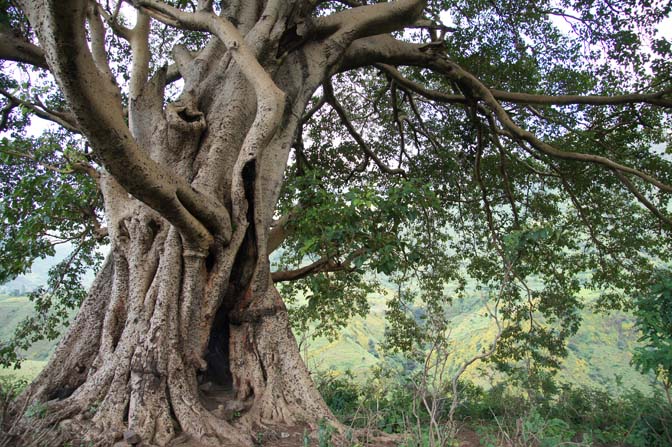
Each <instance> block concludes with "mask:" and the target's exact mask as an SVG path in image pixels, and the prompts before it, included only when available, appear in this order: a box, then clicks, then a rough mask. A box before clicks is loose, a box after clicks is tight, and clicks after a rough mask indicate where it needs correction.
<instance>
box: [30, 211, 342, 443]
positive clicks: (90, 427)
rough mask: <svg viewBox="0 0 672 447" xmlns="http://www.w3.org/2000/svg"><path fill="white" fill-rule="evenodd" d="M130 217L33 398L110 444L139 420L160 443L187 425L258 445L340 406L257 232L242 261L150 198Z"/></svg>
mask: <svg viewBox="0 0 672 447" xmlns="http://www.w3.org/2000/svg"><path fill="white" fill-rule="evenodd" d="M123 223H124V227H125V229H126V230H127V232H126V233H124V234H123V236H119V237H118V238H117V240H118V241H123V242H119V243H117V244H115V247H114V248H113V251H112V253H111V255H110V259H109V260H108V262H107V264H106V266H105V268H104V269H103V270H102V272H101V275H100V277H99V280H98V282H97V284H96V286H94V288H93V289H92V293H91V295H90V297H89V299H88V300H87V301H86V303H85V305H84V306H83V308H82V311H81V312H80V314H79V316H78V318H77V320H76V321H75V323H74V325H73V328H72V329H71V331H70V332H69V334H68V335H67V336H66V337H65V338H64V340H63V342H62V343H61V345H60V346H59V349H58V351H57V352H56V353H55V355H54V356H53V358H52V359H51V361H50V362H49V364H48V366H47V367H46V369H45V370H44V372H43V373H42V374H41V375H40V377H39V378H38V379H37V380H36V381H35V382H34V383H33V384H32V386H31V387H30V389H29V390H28V392H27V393H28V394H26V395H25V396H24V398H27V399H30V400H31V401H35V400H37V401H48V406H49V410H50V411H49V412H48V416H47V418H48V419H49V420H50V422H53V423H56V422H59V421H60V426H61V428H63V429H65V430H66V432H67V433H66V434H67V435H70V436H72V437H74V438H75V439H83V440H91V441H95V442H99V443H101V444H102V445H107V444H110V445H111V444H112V443H113V442H115V441H118V440H120V439H121V438H122V434H123V432H124V431H125V430H128V429H130V430H132V431H133V432H135V433H136V434H137V435H139V436H140V437H141V438H142V440H143V441H144V442H146V443H149V444H154V445H166V444H168V443H169V442H170V441H171V440H172V439H173V438H175V436H176V435H177V434H179V433H183V434H185V435H188V436H189V437H191V438H194V439H196V440H197V441H198V442H199V443H201V444H203V445H227V443H230V445H250V444H252V438H251V436H250V434H251V433H257V432H259V431H263V430H264V427H267V426H271V427H277V426H283V427H286V426H296V425H297V424H304V426H305V424H311V423H316V422H317V421H318V420H319V419H320V418H329V419H331V418H332V417H331V415H330V413H329V411H328V409H327V408H326V407H325V405H324V403H323V401H322V399H321V397H320V396H319V394H318V393H317V391H316V389H315V387H314V386H313V384H312V382H311V380H310V377H309V373H308V371H307V369H306V367H305V365H304V363H303V361H302V359H301V358H300V356H299V350H298V347H297V344H296V341H295V339H294V337H293V335H292V333H291V331H290V328H289V324H288V319H287V312H286V309H285V307H284V304H283V302H282V300H281V299H280V296H279V295H278V293H277V291H276V290H275V288H274V286H273V284H272V283H270V282H266V287H263V288H260V289H258V290H255V288H253V287H251V284H253V283H254V281H253V278H251V277H250V273H249V272H248V273H245V264H248V265H254V264H256V263H255V262H253V261H252V260H253V259H254V253H250V251H254V250H250V244H249V243H247V242H246V241H245V240H243V243H242V244H241V245H243V246H245V245H248V247H246V248H243V250H245V253H246V255H238V256H236V259H235V262H234V264H233V265H232V266H231V265H227V256H226V254H227V253H226V251H222V252H221V253H220V254H219V255H218V256H215V257H214V258H213V259H210V258H209V257H204V256H200V255H198V254H195V253H191V252H188V251H187V250H185V248H184V247H183V246H182V244H181V242H180V238H179V236H178V234H177V232H176V231H175V230H174V228H172V227H170V226H169V225H168V224H166V223H165V222H162V220H161V219H160V218H158V216H156V215H155V214H154V213H153V212H150V211H148V210H147V209H146V207H144V206H142V205H139V204H138V206H137V208H136V210H135V212H133V213H132V215H130V216H126V217H125V218H124V221H123ZM246 233H247V232H246ZM231 270H233V271H234V273H235V276H233V277H232V276H231V275H230V274H229V271H231ZM241 279H243V281H242V282H241ZM103 283H104V284H105V286H106V287H103ZM95 321H98V322H100V323H99V324H97V325H91V324H90V323H91V322H95ZM59 442H60V440H59Z"/></svg>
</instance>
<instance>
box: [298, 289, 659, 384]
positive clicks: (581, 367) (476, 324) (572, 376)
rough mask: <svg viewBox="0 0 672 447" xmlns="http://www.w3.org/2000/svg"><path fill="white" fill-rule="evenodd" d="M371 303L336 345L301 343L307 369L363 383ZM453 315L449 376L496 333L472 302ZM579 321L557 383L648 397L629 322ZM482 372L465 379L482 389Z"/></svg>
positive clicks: (373, 317)
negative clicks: (345, 374) (342, 373)
mask: <svg viewBox="0 0 672 447" xmlns="http://www.w3.org/2000/svg"><path fill="white" fill-rule="evenodd" d="M586 298H587V299H590V298H591V297H589V296H587V297H586ZM371 302H372V309H371V313H370V314H369V315H368V316H367V317H366V318H365V319H362V318H354V319H353V321H352V322H351V323H350V324H349V325H348V326H347V327H346V328H345V329H344V330H343V332H342V334H341V335H340V336H339V337H338V338H337V339H336V340H327V339H325V338H317V339H313V340H308V341H306V342H304V344H305V343H307V348H304V357H306V360H307V363H308V366H309V367H311V368H312V369H317V370H322V371H329V370H332V371H346V370H349V371H351V372H352V373H353V374H354V375H355V376H356V377H360V378H362V379H364V378H366V377H367V375H368V373H369V369H370V368H371V366H373V365H376V364H378V362H380V357H381V356H380V353H379V352H378V347H379V343H380V341H381V340H382V339H383V336H384V332H385V319H384V309H385V299H384V298H383V297H381V296H378V297H372V298H371ZM454 309H455V314H454V316H453V318H452V322H453V326H452V333H451V338H452V341H453V344H452V349H453V354H452V355H451V358H450V359H449V370H451V371H455V370H456V369H457V367H458V366H459V365H461V364H462V362H464V360H465V359H467V358H470V357H471V356H473V355H474V354H475V353H477V352H479V351H480V350H481V349H482V348H483V347H486V346H488V345H489V344H490V343H491V340H492V339H493V338H494V335H495V333H496V327H495V325H494V323H493V322H492V321H491V320H490V319H489V318H487V317H485V316H484V315H486V314H487V313H486V309H485V308H484V307H483V306H482V305H481V304H480V303H479V300H478V299H475V298H466V299H464V300H463V301H460V302H457V303H455V304H454ZM582 317H583V324H582V326H581V328H580V329H579V331H578V333H577V334H576V335H575V336H573V337H572V338H571V339H570V340H569V343H568V348H569V349H568V351H569V355H568V356H567V358H566V359H565V360H564V362H563V364H562V368H561V371H560V372H559V374H558V379H559V381H560V382H564V383H571V384H575V385H576V384H580V385H587V386H591V387H602V388H604V389H606V390H608V391H610V392H615V391H618V390H623V389H630V388H636V389H638V390H640V391H642V392H648V391H650V389H651V388H650V384H649V379H648V377H646V376H643V375H641V374H640V373H638V372H637V371H636V370H635V369H634V368H633V367H632V366H630V359H631V357H632V351H633V349H634V347H635V346H636V345H637V338H638V335H637V331H636V330H635V329H634V327H633V322H634V319H633V318H632V316H629V315H626V314H623V313H620V312H615V313H613V314H611V315H602V314H595V313H592V312H590V311H589V310H584V311H583V313H582ZM482 368H483V364H480V365H479V364H478V363H476V364H474V365H472V367H471V368H470V369H469V370H468V371H467V373H466V374H465V376H466V377H468V378H469V379H471V380H473V381H474V382H476V383H479V384H481V385H483V386H486V387H487V386H488V385H489V383H488V379H487V378H485V377H484V375H483V374H482V372H481V371H480V370H481V369H482Z"/></svg>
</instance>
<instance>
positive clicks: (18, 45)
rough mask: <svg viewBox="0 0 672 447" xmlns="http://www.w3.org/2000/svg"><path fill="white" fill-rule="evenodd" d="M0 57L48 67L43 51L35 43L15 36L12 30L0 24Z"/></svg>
mask: <svg viewBox="0 0 672 447" xmlns="http://www.w3.org/2000/svg"><path fill="white" fill-rule="evenodd" d="M0 59H4V60H7V61H14V62H22V63H25V64H31V65H34V66H36V67H40V68H44V69H46V70H48V69H49V66H48V65H47V60H46V59H45V57H44V51H42V49H41V48H40V47H38V46H37V45H33V44H32V43H30V42H28V41H27V40H24V39H22V38H20V37H17V36H16V35H15V34H14V33H13V32H12V30H10V29H8V28H5V27H4V26H1V25H0Z"/></svg>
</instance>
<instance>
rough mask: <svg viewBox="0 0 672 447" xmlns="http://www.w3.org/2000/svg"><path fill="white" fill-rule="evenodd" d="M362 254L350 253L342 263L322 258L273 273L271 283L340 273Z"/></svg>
mask: <svg viewBox="0 0 672 447" xmlns="http://www.w3.org/2000/svg"><path fill="white" fill-rule="evenodd" d="M363 252H364V250H363V249H358V250H355V251H354V252H352V253H351V254H350V255H349V256H348V257H347V258H346V259H345V260H344V261H343V262H339V261H337V260H335V259H334V258H332V257H328V256H323V257H321V258H320V259H318V260H317V261H315V262H313V263H311V264H308V265H306V266H305V267H301V268H298V269H295V270H283V271H278V272H273V273H272V275H271V278H272V279H273V282H283V281H296V280H297V279H301V278H305V277H307V276H310V275H314V274H316V273H326V272H340V271H343V270H348V269H350V268H352V261H353V260H354V259H355V258H357V257H358V256H360V255H361V254H362V253H363Z"/></svg>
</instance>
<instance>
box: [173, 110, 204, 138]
mask: <svg viewBox="0 0 672 447" xmlns="http://www.w3.org/2000/svg"><path fill="white" fill-rule="evenodd" d="M166 120H167V121H168V125H169V126H170V127H171V129H174V130H176V131H178V132H179V133H182V134H185V136H188V137H190V138H197V137H198V136H200V135H201V134H202V133H203V131H204V130H205V129H206V127H207V125H206V123H205V116H204V115H203V113H202V112H201V111H200V110H198V109H197V108H196V106H195V105H194V104H191V103H188V102H183V101H177V102H174V103H172V104H168V105H167V106H166Z"/></svg>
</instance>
